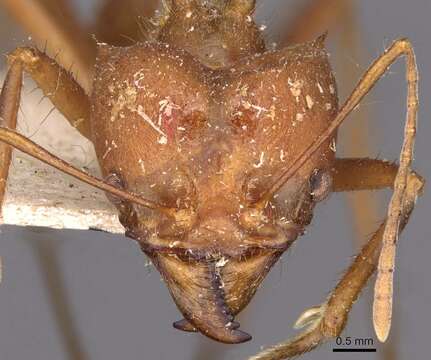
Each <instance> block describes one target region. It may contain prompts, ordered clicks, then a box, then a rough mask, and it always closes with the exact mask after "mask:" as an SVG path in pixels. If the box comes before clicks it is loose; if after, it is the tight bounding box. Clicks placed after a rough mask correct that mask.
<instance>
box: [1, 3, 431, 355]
mask: <svg viewBox="0 0 431 360" xmlns="http://www.w3.org/2000/svg"><path fill="white" fill-rule="evenodd" d="M5 4H6V5H8V7H9V8H10V9H11V10H12V11H15V12H16V13H17V14H18V17H19V16H23V14H24V12H23V10H25V9H27V11H29V9H30V8H31V6H33V7H32V8H31V10H32V11H33V15H34V16H33V18H32V19H33V22H34V19H38V16H39V17H40V18H41V19H42V18H44V15H46V14H45V13H44V11H39V10H41V7H40V6H39V5H38V3H37V2H33V1H29V2H28V3H27V7H26V6H24V5H23V4H22V2H21V1H16V0H15V1H13V2H10V1H5ZM254 8H255V1H254V0H217V1H215V0H214V1H200V0H170V1H165V2H164V3H163V6H162V10H161V12H160V13H159V16H158V17H156V18H154V19H153V20H152V21H151V22H147V23H146V24H147V27H146V33H147V40H146V41H144V42H138V43H136V44H134V45H132V46H128V47H117V46H113V45H108V44H107V43H102V42H97V43H96V42H94V46H93V43H92V42H91V41H87V40H85V39H84V40H83V42H82V44H79V46H77V43H76V42H75V43H73V42H71V34H70V31H69V30H70V29H67V26H66V29H65V31H64V32H61V31H60V28H58V29H57V28H56V26H59V24H58V23H56V22H55V21H54V20H53V21H51V22H50V21H49V20H47V23H48V24H50V25H51V27H50V26H47V27H48V28H51V30H52V29H54V30H58V32H57V31H54V33H51V35H50V36H51V37H52V41H53V43H54V44H55V43H56V42H59V41H61V42H62V46H63V47H64V49H65V55H64V58H68V57H69V58H70V59H73V60H74V63H75V64H76V66H77V67H78V69H79V70H80V71H81V80H80V83H78V82H77V81H76V80H74V78H73V76H72V75H71V74H70V73H69V72H68V71H66V70H65V69H64V67H62V65H61V61H65V60H59V61H58V62H57V61H56V59H53V58H50V57H49V56H48V55H47V54H46V53H45V52H44V51H40V50H38V49H35V48H30V47H22V48H18V49H16V50H14V51H13V52H11V53H10V54H9V55H8V61H9V72H8V74H7V76H6V80H5V82H4V84H3V89H2V93H1V97H0V117H1V122H2V123H1V126H2V127H1V128H0V140H1V141H3V142H4V143H6V144H8V145H6V144H4V143H3V144H2V145H0V156H1V163H2V167H1V169H0V171H1V173H0V177H1V179H2V183H1V186H2V188H1V189H0V190H1V192H0V193H1V194H3V192H4V187H5V184H6V180H7V175H8V167H9V163H10V152H11V147H10V146H12V147H14V148H17V149H19V150H21V151H23V152H26V153H27V154H29V155H31V156H33V157H36V158H38V159H40V160H42V161H44V162H46V163H48V164H50V165H52V166H54V167H55V168H57V169H59V170H60V171H63V172H65V173H67V174H69V175H72V176H74V177H76V178H78V179H80V180H82V181H84V182H87V183H88V184H90V185H92V186H94V187H97V188H99V189H102V190H104V191H105V192H106V193H107V194H108V196H109V198H110V200H111V202H112V203H113V204H114V205H115V206H116V207H117V209H118V212H119V218H120V221H121V223H122V224H123V226H124V227H125V229H126V235H127V236H128V237H130V238H132V239H134V240H136V241H138V243H139V244H140V246H141V247H142V250H143V251H144V252H145V253H146V254H147V255H148V256H149V257H150V258H151V260H152V262H153V263H154V265H155V266H156V267H157V269H158V270H159V271H160V273H161V275H162V276H163V278H164V280H165V282H166V284H167V286H168V287H169V290H170V292H171V295H172V297H173V298H174V301H175V303H176V304H177V306H178V308H179V310H180V311H181V312H182V314H183V316H184V317H185V319H184V320H180V321H178V322H176V323H175V324H174V326H175V327H177V328H179V329H181V330H185V331H199V332H201V333H202V334H204V335H206V336H208V337H210V338H213V339H215V340H218V341H221V342H225V343H241V342H244V341H247V340H249V339H250V338H251V337H250V335H248V334H247V333H245V332H242V331H241V330H239V324H238V323H237V322H235V321H234V316H235V315H237V314H238V313H239V312H240V311H241V310H243V309H244V307H245V306H246V305H247V304H248V303H249V301H250V300H251V298H252V297H253V295H254V293H255V291H256V290H257V288H258V286H259V285H260V283H261V281H262V280H263V278H264V277H265V275H266V274H267V273H268V271H269V270H270V268H271V267H272V265H273V264H274V263H275V262H276V261H277V260H278V259H279V257H280V255H281V254H282V253H283V252H284V251H286V250H287V249H288V248H289V247H290V245H291V244H292V243H293V242H294V241H295V240H296V239H297V237H298V236H300V235H301V234H302V233H303V231H304V229H305V227H306V226H307V225H308V224H309V223H310V221H311V218H312V213H313V208H314V206H315V205H316V203H317V202H319V201H322V200H323V199H324V198H326V197H327V196H328V195H329V194H330V193H331V192H338V191H352V190H361V189H381V188H385V187H392V188H393V189H394V192H393V195H392V199H391V202H390V205H389V210H388V216H387V219H386V221H385V222H384V223H383V224H382V225H381V226H380V227H379V229H378V230H377V232H376V233H375V234H374V236H373V237H372V238H371V240H370V241H369V242H368V243H367V244H366V245H365V246H364V248H363V249H362V250H361V252H360V254H359V255H358V256H357V257H356V258H355V260H354V261H353V263H352V265H351V266H350V267H349V269H348V270H347V271H346V273H345V274H344V275H343V277H342V278H341V280H340V282H339V283H338V285H337V286H336V288H335V289H334V290H333V292H332V293H331V295H330V296H329V297H328V299H327V300H326V301H325V302H324V303H323V304H322V305H320V306H318V307H315V308H312V309H310V310H307V311H305V312H304V313H303V315H301V317H300V319H299V320H298V321H297V324H296V325H297V326H298V327H306V330H305V331H304V332H303V333H302V334H300V335H299V336H297V337H296V338H295V339H293V340H292V341H289V342H286V343H282V344H280V345H277V346H275V347H273V348H269V349H268V350H266V351H264V352H263V353H261V354H259V355H257V356H256V357H254V358H255V359H281V358H286V357H290V356H294V355H297V354H300V353H303V352H305V351H308V350H311V349H312V348H314V347H316V346H317V345H318V344H320V343H321V342H323V341H325V340H328V339H330V338H332V337H334V336H337V335H338V334H340V332H341V331H342V330H343V328H344V326H345V323H346V321H347V316H348V313H349V310H350V308H351V306H352V304H353V302H354V301H355V300H356V298H357V297H358V296H359V293H360V291H361V289H362V288H363V287H364V285H365V284H366V282H367V280H368V279H369V277H370V276H371V274H372V273H373V272H374V270H375V269H376V267H378V272H377V274H378V276H377V280H376V285H375V298H374V307H373V310H374V311H373V320H374V326H375V330H376V333H377V336H378V338H379V339H380V340H381V341H385V340H386V338H387V336H388V334H389V329H390V323H391V313H392V284H393V270H394V259H395V246H396V240H397V238H398V233H399V231H400V230H401V229H403V228H404V226H405V225H406V223H407V221H408V218H409V216H410V214H411V212H412V210H413V207H414V204H415V201H416V198H417V196H418V195H419V194H420V193H421V192H422V189H423V185H424V181H423V180H422V178H421V177H420V176H418V175H417V174H416V173H414V172H413V171H412V170H411V162H412V158H413V145H414V138H415V132H416V116H417V107H418V94H417V80H418V78H417V68H416V62H415V56H414V52H413V49H412V46H411V44H410V42H409V41H408V40H406V39H401V40H398V41H395V42H394V43H393V44H392V46H391V47H389V48H388V49H387V50H386V51H385V53H384V54H383V55H381V56H380V57H379V58H378V59H377V60H376V61H375V62H374V63H373V64H372V65H371V67H370V68H369V69H368V70H367V71H366V73H365V74H364V76H363V77H362V79H361V80H360V82H359V84H358V85H357V87H356V88H355V90H354V91H353V92H352V94H351V95H350V96H349V98H348V99H347V101H346V102H345V103H344V105H343V106H342V107H340V108H339V107H338V99H337V89H336V84H335V79H334V77H333V74H332V72H331V68H330V66H329V62H328V56H327V53H326V50H325V37H326V35H322V36H320V37H318V38H316V39H315V40H313V41H311V42H306V43H302V44H300V45H295V46H291V47H282V48H277V49H274V50H271V51H269V50H267V49H266V45H265V43H264V41H263V39H262V37H261V33H260V31H259V28H258V27H257V26H256V25H255V23H254V21H253V19H252V14H253V11H254ZM36 11H39V12H36ZM68 25H69V26H71V24H68ZM29 26H30V27H31V26H34V24H30V25H29ZM78 34H79V32H78ZM46 36H48V35H46ZM75 36H78V35H75ZM106 36H107V37H108V33H106ZM83 38H85V36H83ZM48 45H49V42H48ZM95 54H96V55H95ZM401 56H405V57H406V60H407V71H406V73H407V82H408V98H407V108H408V110H407V120H406V127H405V136H404V143H403V148H402V151H401V157H400V163H399V165H395V164H392V163H388V162H385V161H381V160H372V159H337V158H336V157H335V143H336V132H337V129H338V127H339V126H340V124H341V123H342V122H343V120H344V119H345V118H346V116H347V115H349V114H350V112H351V111H352V110H353V109H354V108H355V107H356V106H357V105H358V104H359V103H360V101H361V99H362V98H363V97H364V96H365V95H366V94H367V93H368V92H369V91H370V90H371V88H372V87H373V86H374V84H375V83H376V82H377V81H378V80H379V79H380V78H381V76H382V75H383V74H384V73H385V72H386V70H387V68H388V67H389V66H390V65H391V64H392V63H393V62H395V61H396V60H397V59H398V58H399V57H401ZM94 59H96V61H95V65H93V64H94ZM23 72H26V73H28V74H30V75H31V77H32V78H33V79H34V80H35V81H36V83H37V84H38V86H39V87H40V88H41V89H42V91H43V92H44V94H45V95H46V96H47V97H49V98H50V99H51V101H52V102H53V104H54V105H55V106H56V107H57V109H58V110H60V111H61V112H62V113H63V115H64V116H65V117H66V118H67V120H68V121H69V122H70V124H71V125H72V126H74V127H75V128H76V129H77V130H78V131H79V132H80V133H81V134H82V135H83V136H84V137H86V138H87V139H89V140H91V141H92V142H93V144H94V146H95V148H96V153H97V156H98V160H99V164H100V167H101V169H102V173H103V175H104V179H103V180H100V179H97V178H95V177H93V176H90V175H88V174H86V173H85V172H83V171H81V170H79V169H77V168H74V167H73V166H71V165H70V164H67V163H65V162H63V161H61V160H60V159H58V158H57V157H55V156H54V155H52V154H50V153H49V152H47V151H46V150H44V149H43V148H41V147H39V146H38V145H36V144H35V143H33V142H32V141H31V140H29V139H27V138H25V137H24V136H22V135H20V134H18V133H17V132H16V131H15V130H14V129H15V127H16V118H17V112H18V107H19V101H20V92H21V82H22V75H23ZM88 94H90V95H88ZM71 191H73V190H71Z"/></svg>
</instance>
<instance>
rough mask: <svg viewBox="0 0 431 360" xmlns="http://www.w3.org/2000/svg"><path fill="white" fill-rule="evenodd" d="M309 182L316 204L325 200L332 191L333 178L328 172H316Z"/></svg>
mask: <svg viewBox="0 0 431 360" xmlns="http://www.w3.org/2000/svg"><path fill="white" fill-rule="evenodd" d="M309 181H310V194H311V196H312V199H313V201H315V202H320V201H322V200H324V199H325V198H326V197H327V196H328V195H329V193H330V192H331V190H332V177H331V175H330V174H329V172H328V171H327V170H322V169H320V170H314V172H313V174H312V175H311V177H310V180H309Z"/></svg>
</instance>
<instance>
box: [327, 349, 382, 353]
mask: <svg viewBox="0 0 431 360" xmlns="http://www.w3.org/2000/svg"><path fill="white" fill-rule="evenodd" d="M332 352H377V349H375V348H362V349H357V348H350V349H349V348H334V349H332Z"/></svg>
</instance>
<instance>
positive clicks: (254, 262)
mask: <svg viewBox="0 0 431 360" xmlns="http://www.w3.org/2000/svg"><path fill="white" fill-rule="evenodd" d="M146 253H147V254H148V255H149V256H150V258H151V260H152V262H153V264H154V265H155V266H156V268H157V269H158V270H159V272H160V274H161V275H162V277H163V279H164V281H165V283H166V285H167V286H168V289H169V291H170V293H171V295H172V297H173V300H174V302H175V303H176V305H177V307H178V309H179V310H180V311H181V313H182V314H183V316H184V318H185V319H184V320H181V321H178V322H175V323H174V327H175V328H177V329H180V330H183V331H189V332H196V331H198V332H200V333H202V334H203V335H205V336H207V337H210V338H212V339H214V340H217V341H220V342H223V343H229V344H236V343H242V342H245V341H248V340H250V339H251V336H250V335H248V334H247V333H244V332H242V331H241V330H239V324H238V323H237V322H235V321H234V317H235V316H236V315H237V314H238V313H239V312H241V311H242V310H243V309H244V308H245V307H246V306H247V305H248V303H249V302H250V300H251V299H252V298H253V296H254V294H255V293H256V291H257V289H258V287H259V285H260V283H261V282H262V280H263V279H264V278H265V277H266V275H267V273H268V272H269V270H270V269H271V268H272V266H273V265H274V264H275V262H276V261H277V260H278V259H279V257H280V256H281V254H282V253H283V250H274V249H272V250H268V249H265V250H263V249H260V250H255V251H254V253H250V254H249V255H248V256H247V257H243V258H241V257H236V258H231V257H226V256H223V255H221V254H217V253H207V254H206V256H205V257H201V258H199V259H196V258H193V257H191V256H190V257H188V256H185V255H184V254H183V255H178V254H175V253H172V252H171V253H163V252H160V251H154V252H147V251H146ZM189 254H190V253H189ZM202 255H203V254H202Z"/></svg>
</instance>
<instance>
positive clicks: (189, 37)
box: [158, 0, 265, 69]
mask: <svg viewBox="0 0 431 360" xmlns="http://www.w3.org/2000/svg"><path fill="white" fill-rule="evenodd" d="M254 5H255V1H254V0H253V1H251V0H232V1H221V0H216V1H196V0H172V1H171V2H170V6H169V8H168V11H167V14H168V15H167V16H166V20H165V21H164V23H163V24H162V28H161V31H160V33H159V37H158V40H159V41H161V42H165V43H169V44H175V46H177V47H180V48H182V49H185V50H186V51H187V52H189V53H190V54H192V55H193V56H194V57H196V58H197V59H198V60H199V61H200V62H201V63H202V64H204V65H206V66H207V67H210V68H212V69H219V68H224V67H229V66H231V65H232V64H233V63H235V62H236V61H237V60H238V59H239V58H241V57H244V56H246V55H251V54H256V53H261V52H263V51H264V49H265V45H264V41H263V39H262V37H261V34H260V31H259V30H258V28H257V27H256V25H255V23H254V21H253V19H252V13H253V11H254Z"/></svg>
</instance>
